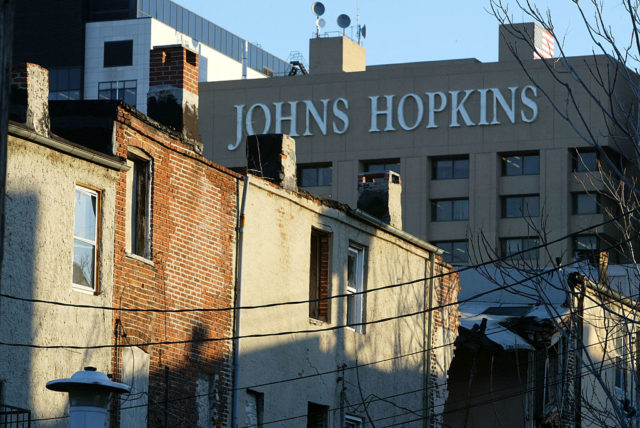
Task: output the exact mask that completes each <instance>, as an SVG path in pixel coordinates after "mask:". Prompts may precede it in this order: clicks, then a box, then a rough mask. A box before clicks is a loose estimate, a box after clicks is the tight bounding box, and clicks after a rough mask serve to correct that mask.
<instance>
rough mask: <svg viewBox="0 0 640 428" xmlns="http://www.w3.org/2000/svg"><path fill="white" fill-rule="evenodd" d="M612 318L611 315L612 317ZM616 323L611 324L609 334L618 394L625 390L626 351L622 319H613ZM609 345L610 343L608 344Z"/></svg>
mask: <svg viewBox="0 0 640 428" xmlns="http://www.w3.org/2000/svg"><path fill="white" fill-rule="evenodd" d="M612 318H613V317H612ZM612 322H615V323H616V325H615V326H613V328H612V331H611V334H612V335H613V358H614V363H615V370H616V371H615V382H614V384H615V389H616V392H617V393H618V394H624V393H625V391H626V387H625V384H626V377H627V352H626V350H627V349H626V346H625V345H626V342H627V341H626V340H625V336H626V334H625V328H624V326H623V322H622V319H614V320H612ZM610 346H611V345H610Z"/></svg>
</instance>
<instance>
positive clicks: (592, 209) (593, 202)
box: [573, 193, 600, 214]
mask: <svg viewBox="0 0 640 428" xmlns="http://www.w3.org/2000/svg"><path fill="white" fill-rule="evenodd" d="M599 212H600V206H599V204H598V195H593V194H590V193H574V194H573V213H574V214H597V213H599Z"/></svg>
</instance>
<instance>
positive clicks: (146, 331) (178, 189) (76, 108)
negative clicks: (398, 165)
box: [2, 46, 459, 427]
mask: <svg viewBox="0 0 640 428" xmlns="http://www.w3.org/2000/svg"><path fill="white" fill-rule="evenodd" d="M150 56H151V63H152V64H153V65H154V66H155V67H156V68H155V71H156V72H157V71H160V73H159V74H156V78H155V79H154V78H151V79H150V82H151V83H150V86H151V88H150V92H149V96H148V106H149V117H147V116H145V115H143V114H141V113H139V112H138V111H136V110H135V109H133V108H131V107H129V106H127V105H125V104H120V103H113V102H105V101H77V102H51V103H50V110H51V127H52V129H53V130H54V132H55V133H56V134H57V135H60V136H61V137H62V138H61V137H58V136H54V135H53V134H51V137H50V138H49V139H47V138H45V137H42V138H41V137H37V138H36V133H35V132H34V131H29V132H26V133H23V134H19V135H27V136H28V137H29V138H31V139H33V140H34V141H35V142H36V143H37V144H32V145H33V146H34V147H37V148H39V149H40V150H45V149H43V148H41V147H40V146H41V145H43V147H45V148H46V150H49V151H51V154H40V157H42V159H39V160H38V162H31V163H30V165H34V167H36V166H37V165H39V163H44V165H45V166H41V167H37V168H40V170H42V171H41V172H42V174H32V173H31V172H27V171H26V170H25V171H23V172H21V173H22V174H23V175H24V176H25V177H26V176H27V175H28V176H29V177H30V178H28V179H26V178H25V179H22V178H20V177H22V176H20V177H19V178H18V179H17V180H14V182H13V183H10V185H9V187H8V188H11V186H18V187H19V186H25V185H26V184H27V183H30V182H32V181H34V180H35V178H34V177H36V178H37V179H38V180H40V181H38V183H40V184H39V185H41V186H45V187H46V186H49V187H51V186H62V185H63V184H64V186H66V187H65V188H64V189H63V190H65V192H70V194H72V195H74V196H73V197H74V198H75V202H73V199H69V198H71V196H69V195H66V197H68V198H67V199H68V202H69V203H68V204H66V205H65V207H66V209H67V211H68V212H61V211H60V210H59V209H58V207H57V206H49V205H47V204H43V203H42V202H40V201H35V200H33V199H29V201H30V202H29V203H30V204H31V205H29V206H28V207H23V208H21V211H19V212H17V213H16V215H15V218H12V219H9V220H10V221H9V220H8V224H10V223H11V221H18V220H19V221H20V222H24V221H28V220H29V219H30V218H31V219H33V220H32V221H33V222H40V219H43V221H44V219H46V225H47V227H46V228H40V227H39V226H38V227H36V226H29V225H26V226H29V227H30V228H25V229H24V230H31V231H32V232H33V234H34V235H35V236H36V237H35V238H33V237H32V236H30V235H28V234H25V233H24V230H22V229H21V228H20V227H22V226H20V227H18V228H17V229H14V233H13V234H8V238H7V239H8V241H7V243H5V246H7V245H8V243H9V242H10V241H9V240H11V239H13V240H15V239H22V240H24V239H27V240H28V242H26V244H20V245H12V250H11V251H13V253H12V252H11V251H9V252H8V253H7V254H8V256H7V257H6V258H5V263H8V261H9V260H11V261H15V262H14V264H13V265H12V267H10V268H8V269H6V270H5V271H3V272H5V273H4V274H5V275H18V274H19V275H21V277H20V278H19V280H16V281H15V282H14V284H15V285H14V286H13V287H14V288H3V292H5V290H6V292H7V293H10V294H11V295H15V296H18V297H26V298H27V299H29V298H31V297H32V296H30V295H23V294H21V293H23V292H24V287H22V288H20V290H17V289H16V288H15V287H19V284H20V283H29V284H32V285H33V289H34V294H33V297H34V298H35V297H38V298H40V299H42V300H47V301H48V302H42V303H35V302H29V301H27V302H23V303H16V302H14V301H13V300H9V299H6V298H3V299H2V304H3V305H5V306H3V312H2V316H3V317H4V316H5V314H7V315H10V316H14V315H15V317H14V320H13V321H15V322H19V323H20V327H21V328H25V326H30V327H29V329H28V330H29V331H28V332H27V333H29V334H30V335H31V336H29V335H27V334H25V336H24V341H22V340H17V338H16V336H14V335H13V334H11V332H9V333H7V334H8V336H9V337H5V338H4V339H5V340H4V341H5V343H22V344H24V345H27V346H32V345H36V346H40V345H45V346H46V345H51V346H56V347H57V346H60V347H61V349H60V350H52V349H42V350H37V351H34V350H32V349H29V348H27V347H22V348H17V349H19V351H16V352H21V354H20V355H18V354H15V355H14V354H10V353H7V355H12V358H15V359H16V360H20V362H21V364H24V367H22V366H20V367H22V372H15V371H8V370H5V371H4V372H3V373H2V380H3V381H4V382H5V385H6V388H5V393H4V394H2V401H3V403H4V404H9V405H13V406H16V407H20V408H23V409H27V408H28V409H31V410H32V411H33V415H32V416H33V417H34V418H50V417H53V418H60V419H56V420H55V421H54V422H52V424H53V425H58V426H65V423H66V420H65V416H66V415H68V407H67V404H66V401H65V399H64V396H63V395H61V394H55V393H52V392H48V391H45V390H44V385H45V383H46V382H47V381H48V380H51V379H53V378H60V377H66V376H69V375H70V374H71V373H73V372H75V371H77V370H79V369H81V368H82V367H83V366H87V365H91V366H95V367H97V368H98V370H101V371H105V372H109V373H110V374H111V375H112V377H113V379H114V380H117V381H122V382H125V383H128V384H130V385H132V386H133V389H132V392H131V394H130V395H123V396H121V397H120V399H119V400H113V403H112V408H111V412H110V420H111V424H112V425H114V426H144V425H147V426H162V425H165V424H170V425H176V426H202V427H207V426H216V427H219V426H227V424H236V423H237V424H240V425H242V424H249V425H251V424H254V422H255V424H259V423H262V422H265V423H266V422H267V420H271V421H275V420H280V419H282V418H290V417H292V415H294V413H295V416H296V417H295V418H294V419H291V420H288V421H281V424H284V425H290V426H299V425H300V424H304V423H305V420H306V421H307V422H308V423H309V424H311V425H312V426H313V425H314V424H315V425H316V426H324V425H327V424H328V426H332V427H337V426H342V425H347V426H359V425H363V424H365V423H367V422H366V421H367V420H374V419H381V418H382V419H383V420H385V421H387V422H389V421H395V422H396V423H409V424H414V425H416V426H417V425H422V423H423V422H422V421H424V420H431V421H433V423H434V424H439V423H440V421H441V419H442V410H443V408H444V400H445V399H446V396H447V391H446V373H447V370H448V366H449V363H450V360H451V356H452V352H453V342H454V340H455V337H456V335H457V325H458V310H457V305H456V299H457V293H458V291H459V282H458V279H457V276H456V275H455V273H453V272H452V270H451V267H450V266H449V265H447V264H446V263H444V262H443V261H442V259H441V256H440V254H441V253H442V252H441V251H440V250H438V249H437V248H436V247H433V246H432V245H430V244H428V243H426V242H423V241H421V240H419V239H417V238H415V237H413V236H411V235H408V234H406V233H404V232H402V231H401V225H400V223H399V222H398V219H399V218H400V216H401V212H400V211H399V210H397V209H396V208H397V207H399V198H400V193H399V189H400V184H399V181H400V178H399V176H398V175H396V174H387V175H384V174H383V175H382V176H378V177H364V176H363V177H362V182H361V183H360V186H361V188H362V190H363V195H366V194H367V193H368V190H370V191H372V192H373V194H374V197H373V198H372V199H373V200H377V201H378V202H377V203H378V204H380V203H381V204H382V205H376V204H375V203H374V204H369V205H368V207H367V198H366V197H365V196H363V201H361V202H362V203H361V208H362V210H363V211H361V210H354V209H351V208H349V207H347V206H346V205H342V204H339V203H336V202H332V201H328V200H324V199H322V198H319V197H316V196H313V195H311V194H308V193H306V192H298V191H297V189H296V184H295V183H296V180H295V168H293V169H292V168H291V164H290V163H289V164H287V166H286V176H285V178H284V180H283V183H280V182H276V183H273V182H270V181H269V180H268V179H267V178H268V177H267V176H264V172H265V171H266V170H267V169H266V168H265V165H263V164H260V168H256V169H259V170H261V171H262V172H261V175H263V178H258V177H255V176H251V177H250V178H243V177H242V176H241V175H239V174H237V173H235V172H233V171H230V170H228V169H226V168H224V167H221V166H219V165H216V164H214V163H213V162H211V161H209V160H207V159H205V158H203V157H202V156H201V155H200V154H199V153H200V152H201V148H202V146H201V143H200V142H199V138H198V128H197V126H198V117H197V116H198V112H197V108H195V107H196V106H197V90H198V88H197V84H196V83H195V82H197V70H198V56H197V54H196V53H195V52H192V51H190V50H189V49H186V48H184V47H182V46H165V47H161V48H158V49H154V50H152V52H151V53H150ZM30 67H32V68H33V70H38V71H39V72H40V73H41V74H42V75H43V78H42V81H43V82H42V83H43V86H41V87H36V86H34V87H33V88H32V89H34V90H36V92H38V93H40V95H43V96H44V99H46V84H45V81H46V79H45V78H44V76H46V71H45V70H43V69H41V68H39V67H37V66H32V65H31V66H30ZM171 67H173V68H176V67H177V68H178V69H179V70H178V71H177V72H175V73H174V70H170V71H169V72H166V73H165V72H163V71H162V70H163V69H165V71H167V70H166V69H167V68H171ZM194 75H195V79H194V78H193V77H194ZM44 105H45V106H46V103H44ZM43 108H44V107H43ZM168 111H169V114H168ZM19 128H20V126H19V125H15V126H14V125H12V132H13V133H14V134H15V133H17V132H18V131H17V129H19ZM12 138H13V137H12ZM24 138H26V137H24ZM24 138H23V139H24ZM63 138H66V140H63ZM45 140H46V141H49V140H52V141H58V142H62V143H58V144H57V145H52V146H51V148H48V147H49V146H46V144H45V143H44V142H43V141H45ZM254 140H255V142H256V143H257V142H259V141H263V140H268V141H272V142H274V141H275V145H276V146H279V147H280V151H276V152H274V153H275V154H276V155H277V158H278V159H281V157H280V153H282V148H283V147H286V148H287V153H288V155H290V156H291V159H293V162H294V164H293V165H295V150H294V148H293V141H292V140H291V139H290V138H288V137H286V136H282V135H279V136H260V137H256V138H255V139H254ZM68 141H74V142H75V143H69V142H68ZM12 144H13V143H12ZM63 146H69V147H70V149H68V150H66V154H64V153H65V152H64V150H65V149H64V148H63ZM256 147H257V146H256ZM260 150H264V148H261V149H260ZM61 152H62V154H61ZM66 158H69V159H68V160H65V161H64V162H63V163H62V164H61V165H60V166H59V169H60V174H61V176H63V177H64V180H62V179H61V180H58V179H56V178H55V177H53V178H48V177H49V176H48V175H46V174H52V173H54V172H55V171H56V169H55V168H51V167H50V166H49V163H50V162H51V160H52V159H53V160H55V159H66ZM14 159H18V158H17V157H14ZM61 162H62V161H61ZM88 162H91V163H92V164H93V163H96V164H97V165H101V166H100V167H98V168H94V167H92V168H90V169H89V171H85V169H86V168H84V167H83V166H82V165H83V163H88ZM76 164H78V165H76ZM10 165H12V164H11V163H10ZM14 169H17V170H18V171H22V169H21V167H18V166H15V167H11V168H10V171H13V170H14ZM40 170H39V171H40ZM12 174H16V172H12ZM88 174H89V175H88ZM93 175H95V176H96V177H93ZM9 177H10V179H11V177H13V175H9ZM12 180H13V179H12ZM45 190H46V189H45ZM45 190H42V191H40V193H44V192H45ZM380 190H382V192H380ZM369 193H371V192H369ZM54 194H55V195H57V194H62V191H61V190H56V192H55V193H51V195H54ZM11 195H12V193H11V192H9V196H11ZM380 195H383V196H382V198H381V199H380ZM370 196H371V195H370ZM47 198H49V195H47ZM36 199H37V198H36ZM14 200H15V201H18V200H19V199H18V198H15V199H14ZM53 200H55V201H56V202H57V201H58V199H57V198H54V199H53ZM8 201H9V202H8V204H9V206H10V207H11V201H10V200H9V199H8ZM46 201H49V199H46ZM242 201H244V202H242ZM381 201H382V202H381ZM51 203H52V202H51ZM376 206H377V207H378V208H379V207H380V206H382V207H383V211H385V210H386V215H384V214H385V213H384V212H382V213H381V212H380V211H379V210H377V209H376ZM11 209H12V210H15V209H14V208H13V207H12V208H11ZM42 210H44V211H42ZM365 210H366V211H368V212H369V214H367V213H366V212H364V211H365ZM41 211H42V213H41ZM10 212H15V211H10ZM34 213H37V215H36V214H34ZM91 214H93V217H91ZM34 215H35V217H36V218H35V219H34ZM79 216H83V217H82V218H80V217H79ZM375 216H379V217H382V218H383V219H384V221H386V222H389V223H391V224H387V223H385V222H384V221H382V220H380V219H378V218H376V217H375ZM85 217H87V218H85ZM385 217H386V218H385ZM92 222H93V223H92ZM91 224H93V226H94V228H93V229H91V227H90V226H91ZM54 225H55V227H56V228H55V230H49V229H50V228H51V227H53V226H54ZM241 225H245V226H244V227H236V226H241ZM91 230H93V232H94V235H91V236H89V235H87V233H88V231H91ZM71 231H74V234H72V233H71ZM76 232H77V233H76ZM67 235H68V236H67ZM76 235H77V236H76ZM60 237H64V239H63V240H62V242H60V241H59V240H56V239H54V238H60ZM37 240H42V241H43V245H39V242H40V241H37ZM66 241H68V245H66V246H65V245H64V242H66ZM36 244H38V245H36ZM67 247H68V248H67ZM33 248H44V249H47V248H49V249H50V251H51V254H48V255H47V257H48V258H47V259H43V261H42V263H46V265H42V264H40V263H41V261H40V259H39V257H40V256H38V255H37V254H36V255H34V254H32V253H30V252H29V249H33ZM64 254H67V255H66V256H65V255H64ZM9 255H10V256H9ZM9 257H10V258H9ZM52 257H55V259H52ZM65 259H68V260H69V263H68V266H67V267H64V266H66V265H65V264H64V263H60V260H65ZM25 260H28V261H31V260H33V263H34V270H33V275H36V276H37V275H40V274H44V273H46V274H48V275H51V272H48V271H47V268H46V267H47V266H48V265H55V266H58V267H59V271H58V270H56V271H55V273H56V276H55V277H46V278H45V279H44V280H43V281H46V283H44V282H42V281H40V282H36V281H35V279H33V278H32V277H23V276H24V275H30V273H29V270H25V269H16V268H15V267H16V266H22V265H23V264H24V261H25ZM18 261H21V263H18ZM74 262H76V263H75V264H74ZM431 277H437V278H436V279H433V280H430V279H429V278H431ZM8 281H9V282H10V281H12V278H10V279H9V280H8ZM51 283H53V284H55V287H52V286H51ZM387 286H391V288H386V287H387ZM234 287H238V289H241V292H240V293H237V294H234ZM56 290H57V291H56ZM39 293H45V294H39ZM297 300H300V301H301V303H299V304H296V305H293V304H289V303H288V302H292V301H297ZM51 302H70V303H73V304H76V303H79V304H84V305H87V306H88V307H86V308H84V307H83V308H69V307H58V306H57V305H54V304H52V303H51ZM271 303H275V304H276V305H275V306H273V307H272V308H256V309H242V310H237V309H236V310H235V311H232V310H230V309H233V308H234V306H243V307H244V306H255V305H263V304H271ZM19 305H25V308H21V307H20V306H19ZM39 305H42V307H40V306H39ZM52 308H55V309H52ZM105 308H106V309H105ZM109 308H114V309H115V310H107V309H109ZM36 309H38V311H37V312H36V311H35V310H36ZM179 309H194V310H193V311H184V312H182V311H178V310H179ZM205 309H206V310H205ZM18 315H19V316H18ZM52 317H53V318H52ZM59 320H66V321H61V322H60V323H59V322H58V321H59ZM3 323H4V320H3ZM3 325H4V324H3ZM283 333H286V334H283ZM254 334H258V335H264V337H262V338H251V337H243V336H251V335H254ZM237 336H240V339H237V340H236V341H235V342H234V341H231V340H229V339H230V338H232V337H237ZM88 338H90V339H88ZM94 345H95V346H100V347H101V348H100V349H98V350H90V349H85V348H86V347H89V346H94ZM70 346H77V347H79V348H80V349H75V350H70V349H69V347H70ZM11 352H13V351H11ZM52 355H53V356H54V357H51V356H52ZM56 355H59V357H56ZM36 357H37V358H38V359H39V360H40V361H41V363H42V364H44V365H43V366H42V368H39V369H38V370H37V371H34V370H33V368H34V367H37V366H35V365H34V364H33V363H31V362H30V361H31V360H32V359H34V358H36ZM45 361H46V363H45ZM232 363H234V364H232ZM54 366H55V370H53V369H51V368H52V367H54ZM234 367H235V370H233V368H234ZM313 373H315V374H316V375H318V376H317V377H315V376H313V377H309V375H310V374H313ZM24 378H29V379H31V380H30V383H28V384H26V383H24V382H21V381H22V380H23V379H24ZM267 383H270V384H271V385H266V384H267ZM10 387H11V388H14V389H10ZM14 392H15V393H14ZM365 392H366V395H362V396H361V394H365ZM9 394H10V395H9ZM285 396H286V397H287V400H288V402H287V401H283V400H282V397H285ZM396 396H397V397H396ZM358 403H360V404H358ZM399 406H400V407H399ZM365 409H366V411H365ZM407 409H409V410H407ZM410 421H413V422H410ZM279 423H280V422H279Z"/></svg>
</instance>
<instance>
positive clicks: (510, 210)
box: [502, 195, 540, 218]
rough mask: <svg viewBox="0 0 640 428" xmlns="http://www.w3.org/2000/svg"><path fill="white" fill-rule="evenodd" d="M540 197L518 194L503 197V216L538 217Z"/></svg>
mask: <svg viewBox="0 0 640 428" xmlns="http://www.w3.org/2000/svg"><path fill="white" fill-rule="evenodd" d="M539 215H540V197H539V196H538V195H518V196H503V197H502V217H503V218H517V217H538V216H539Z"/></svg>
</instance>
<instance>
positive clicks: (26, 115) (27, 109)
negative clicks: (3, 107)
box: [9, 62, 51, 137]
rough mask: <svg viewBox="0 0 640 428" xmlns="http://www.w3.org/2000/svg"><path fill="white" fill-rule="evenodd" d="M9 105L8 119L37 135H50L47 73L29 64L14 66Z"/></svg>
mask: <svg viewBox="0 0 640 428" xmlns="http://www.w3.org/2000/svg"><path fill="white" fill-rule="evenodd" d="M9 104H10V107H9V119H11V120H13V121H16V122H20V123H24V124H26V125H27V126H28V127H29V128H31V129H33V130H34V131H35V132H36V133H37V134H40V135H43V136H45V137H48V136H49V135H50V133H51V126H50V120H49V71H48V70H47V69H46V68H43V67H41V66H39V65H37V64H32V63H30V62H27V63H22V64H18V65H16V66H14V67H13V69H12V70H11V101H10V103H9Z"/></svg>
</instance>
